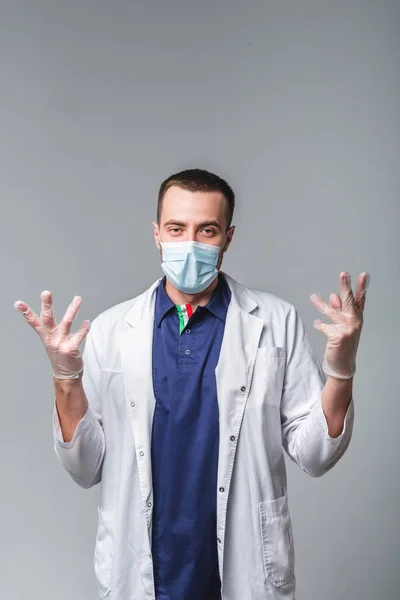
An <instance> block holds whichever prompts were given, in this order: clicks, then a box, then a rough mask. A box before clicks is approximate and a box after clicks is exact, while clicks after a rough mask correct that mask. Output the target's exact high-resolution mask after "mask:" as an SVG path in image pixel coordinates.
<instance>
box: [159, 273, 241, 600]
mask: <svg viewBox="0 0 400 600" xmlns="http://www.w3.org/2000/svg"><path fill="white" fill-rule="evenodd" d="M165 282H166V277H164V278H163V279H162V281H160V285H159V286H158V288H157V290H156V301H155V321H154V334H153V386H154V395H155V398H156V406H155V411H154V419H153V430H152V444H151V455H152V456H151V457H152V477H153V498H154V507H153V529H152V531H153V533H152V554H153V568H154V578H155V587H156V598H157V600H218V599H219V598H220V589H221V581H220V577H219V570H218V554H217V535H216V508H217V470H218V448H219V411H218V403H217V388H216V380H215V368H216V366H217V363H218V358H219V354H220V349H221V343H222V338H223V334H224V328H225V320H226V314H227V310H228V305H229V302H230V298H231V291H230V289H229V286H228V284H227V282H226V280H225V278H224V276H223V275H222V274H221V273H219V274H218V285H217V287H216V289H215V290H214V293H213V295H212V297H211V299H210V301H209V303H208V304H207V305H206V306H204V307H202V306H198V307H197V309H196V311H195V312H194V313H193V314H192V316H190V318H189V320H188V322H187V323H186V324H184V323H183V322H182V312H181V314H180V316H179V312H180V310H179V308H178V307H176V306H175V305H174V303H173V302H172V300H171V299H170V298H169V296H168V295H167V293H166V291H165ZM181 308H183V312H184V313H185V307H181ZM188 308H189V314H190V307H188ZM186 318H187V314H186Z"/></svg>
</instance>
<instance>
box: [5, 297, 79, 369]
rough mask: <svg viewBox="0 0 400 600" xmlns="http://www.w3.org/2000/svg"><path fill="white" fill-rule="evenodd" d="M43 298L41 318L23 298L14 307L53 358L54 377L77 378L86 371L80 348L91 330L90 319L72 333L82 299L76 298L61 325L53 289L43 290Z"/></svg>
mask: <svg viewBox="0 0 400 600" xmlns="http://www.w3.org/2000/svg"><path fill="white" fill-rule="evenodd" d="M41 301H42V304H41V312H40V318H39V317H38V316H37V314H36V313H34V312H33V310H32V309H31V308H30V306H29V305H28V304H26V302H23V301H21V300H18V301H17V302H15V304H14V308H15V309H16V310H18V311H19V312H21V313H22V314H23V315H24V316H25V319H26V321H27V322H28V323H29V325H30V326H31V327H32V328H33V329H34V330H35V331H36V332H37V333H38V335H39V337H40V339H41V340H42V342H43V344H44V347H45V349H46V352H47V354H48V356H49V358H50V362H51V364H52V367H53V375H54V377H56V378H57V379H77V378H78V377H79V376H80V373H82V371H83V360H82V355H81V352H80V349H79V348H80V345H81V343H82V342H83V340H84V339H85V337H86V335H87V334H88V332H89V329H90V321H84V322H83V323H82V325H81V326H80V328H79V329H78V331H76V333H73V334H71V326H72V322H73V320H74V318H75V316H76V313H77V312H78V310H79V307H80V305H81V304H82V298H81V297H80V296H75V297H74V299H73V300H72V302H71V304H70V305H69V306H68V308H67V310H66V312H65V315H64V317H63V318H62V319H61V321H60V322H59V323H58V324H57V323H56V320H55V317H54V310H53V299H52V294H51V292H48V291H44V292H42V293H41Z"/></svg>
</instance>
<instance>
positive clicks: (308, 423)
mask: <svg viewBox="0 0 400 600" xmlns="http://www.w3.org/2000/svg"><path fill="white" fill-rule="evenodd" d="M286 350H287V352H286V368H285V377H284V384H283V391H282V397H281V428H282V443H283V447H284V448H285V450H286V452H287V454H288V456H289V457H290V458H291V459H292V460H293V461H294V462H295V463H297V464H298V465H299V467H300V468H301V469H302V470H303V471H305V472H306V473H307V474H308V475H311V476H312V477H320V476H321V475H323V474H324V473H326V472H327V471H329V470H330V469H331V468H332V467H333V466H334V465H335V464H336V463H337V462H338V461H339V459H340V458H341V457H342V456H343V454H344V453H345V451H346V450H347V448H348V446H349V443H350V439H351V436H352V431H353V423H354V401H353V397H352V398H351V401H350V404H349V406H348V409H347V412H346V416H345V420H344V427H343V430H342V432H341V434H340V435H339V436H338V437H336V438H332V437H330V435H329V433H328V424H327V422H326V418H325V415H324V412H323V409H322V402H321V396H322V390H323V388H324V386H325V383H326V376H325V373H324V372H323V370H322V366H321V363H320V361H319V359H318V357H317V355H316V353H315V352H314V350H313V349H312V347H311V344H310V341H309V338H308V335H307V332H306V329H305V326H304V323H303V321H302V319H301V317H300V316H299V314H298V312H297V310H296V309H295V307H294V306H292V307H291V309H290V311H289V313H288V315H287V322H286Z"/></svg>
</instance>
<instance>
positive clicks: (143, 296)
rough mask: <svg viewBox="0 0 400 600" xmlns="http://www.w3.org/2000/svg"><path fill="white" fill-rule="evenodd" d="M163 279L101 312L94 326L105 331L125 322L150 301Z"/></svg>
mask: <svg viewBox="0 0 400 600" xmlns="http://www.w3.org/2000/svg"><path fill="white" fill-rule="evenodd" d="M160 281H161V279H158V280H157V281H155V282H154V283H153V284H152V285H151V286H150V287H149V288H147V289H146V290H145V291H144V292H141V293H140V294H138V295H137V296H134V297H133V298H129V299H128V300H123V301H122V302H118V303H117V304H114V305H113V306H110V307H109V308H107V309H105V310H104V311H102V312H101V313H99V314H98V315H97V316H96V318H95V319H93V321H92V326H95V327H96V328H101V329H102V330H103V331H109V330H110V329H113V327H114V326H115V325H117V324H120V323H124V322H125V321H126V320H127V319H128V318H130V317H131V316H132V314H134V313H135V312H136V310H141V309H143V306H144V305H145V304H147V303H148V302H149V300H150V299H151V297H152V295H153V293H155V291H156V289H157V287H158V285H159V283H160Z"/></svg>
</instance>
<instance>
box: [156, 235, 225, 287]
mask: <svg viewBox="0 0 400 600" xmlns="http://www.w3.org/2000/svg"><path fill="white" fill-rule="evenodd" d="M160 244H161V249H162V263H161V268H162V270H163V272H164V273H165V275H166V276H167V278H168V279H169V280H170V281H171V283H172V284H173V285H174V286H175V287H176V288H177V289H178V290H180V291H181V292H183V293H184V294H198V293H199V292H202V291H203V290H205V289H206V288H207V287H208V286H209V285H210V284H211V283H212V282H213V281H214V279H215V278H216V277H217V276H218V269H217V263H218V256H219V253H220V250H221V248H220V247H219V246H212V245H211V244H201V243H200V242H192V241H190V242H161V240H160Z"/></svg>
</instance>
